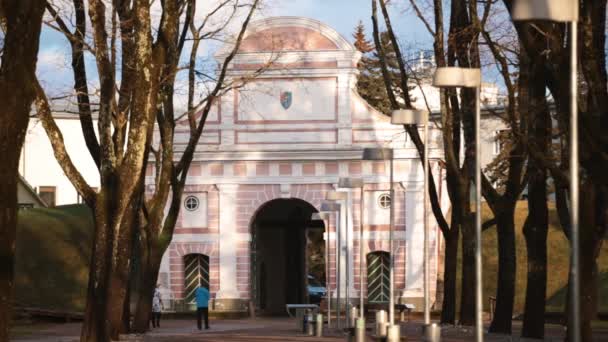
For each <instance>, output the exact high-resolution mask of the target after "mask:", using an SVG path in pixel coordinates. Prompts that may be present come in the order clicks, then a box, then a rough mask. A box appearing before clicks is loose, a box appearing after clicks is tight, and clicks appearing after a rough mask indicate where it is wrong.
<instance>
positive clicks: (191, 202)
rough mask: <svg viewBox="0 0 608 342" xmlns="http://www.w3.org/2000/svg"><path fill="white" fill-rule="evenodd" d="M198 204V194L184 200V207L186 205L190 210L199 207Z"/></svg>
mask: <svg viewBox="0 0 608 342" xmlns="http://www.w3.org/2000/svg"><path fill="white" fill-rule="evenodd" d="M198 205H199V201H198V197H196V196H188V197H186V199H185V200H184V207H186V210H188V211H195V210H196V209H198Z"/></svg>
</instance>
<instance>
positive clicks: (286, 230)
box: [251, 198, 325, 315]
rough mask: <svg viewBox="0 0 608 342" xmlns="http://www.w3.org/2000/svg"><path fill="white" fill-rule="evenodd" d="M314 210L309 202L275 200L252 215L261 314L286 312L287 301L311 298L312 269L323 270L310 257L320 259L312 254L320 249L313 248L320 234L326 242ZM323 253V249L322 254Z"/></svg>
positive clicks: (254, 291)
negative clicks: (309, 289)
mask: <svg viewBox="0 0 608 342" xmlns="http://www.w3.org/2000/svg"><path fill="white" fill-rule="evenodd" d="M315 212H317V210H316V209H315V208H314V207H313V206H312V205H311V204H309V203H308V202H306V201H303V200H300V199H294V198H291V199H276V200H272V201H270V202H267V203H265V204H264V205H262V206H261V207H260V209H259V210H258V211H257V212H256V214H255V216H254V217H253V220H252V224H251V234H252V244H251V254H252V255H251V286H252V288H251V295H252V298H253V301H254V303H255V306H256V309H257V310H258V312H259V313H260V314H264V315H285V314H286V310H285V305H286V304H301V303H308V302H309V301H310V297H309V294H308V280H309V279H308V275H309V274H310V271H311V270H313V269H318V268H321V269H323V270H324V267H323V266H321V267H318V266H316V265H315V266H314V267H311V260H313V262H312V263H317V262H318V256H315V255H311V251H316V250H318V248H311V243H312V244H314V245H317V244H318V241H319V238H318V235H321V239H320V241H321V242H320V243H321V245H323V237H322V234H323V229H324V227H323V223H322V222H321V221H311V219H310V218H311V215H312V214H313V213H315ZM324 252H325V250H324V248H322V249H321V250H320V253H324ZM312 253H314V254H318V252H312ZM321 255H324V254H321ZM311 257H312V259H311ZM321 259H324V258H321ZM323 265H324V264H323ZM322 278H323V279H324V278H325V274H324V272H323V273H322Z"/></svg>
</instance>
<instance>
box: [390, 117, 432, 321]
mask: <svg viewBox="0 0 608 342" xmlns="http://www.w3.org/2000/svg"><path fill="white" fill-rule="evenodd" d="M391 123H392V124H394V125H424V152H423V156H422V157H423V158H424V160H423V169H424V205H423V206H424V248H423V250H424V252H423V255H424V331H425V333H426V331H427V330H428V329H429V326H430V324H431V298H430V296H431V293H430V289H429V284H430V282H431V280H430V272H429V270H430V261H429V125H428V123H429V112H428V111H426V110H415V109H400V110H395V111H393V113H392V115H391Z"/></svg>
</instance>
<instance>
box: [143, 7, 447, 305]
mask: <svg viewBox="0 0 608 342" xmlns="http://www.w3.org/2000/svg"><path fill="white" fill-rule="evenodd" d="M359 59H360V53H359V52H357V51H356V49H355V48H354V47H353V46H352V44H350V43H349V42H348V41H347V40H345V39H344V38H343V37H341V36H340V35H339V34H338V33H337V32H336V31H335V30H333V29H332V28H330V27H328V26H326V25H324V24H322V23H320V22H318V21H315V20H311V19H306V18H300V17H277V18H270V19H265V20H261V21H258V22H254V23H252V24H251V25H250V29H249V31H248V34H247V35H246V37H245V39H244V41H243V43H242V47H241V49H240V52H239V54H238V55H237V56H236V58H235V59H234V60H233V62H232V65H231V68H230V77H233V78H239V77H243V76H244V75H247V74H249V73H250V72H251V70H255V69H257V68H260V66H263V65H264V64H265V63H267V62H268V61H269V60H272V64H271V67H270V68H269V70H267V71H265V72H264V73H263V74H262V75H261V76H260V77H257V78H256V79H254V80H252V81H250V82H248V83H247V85H246V86H244V87H242V88H238V89H234V90H233V91H231V92H230V93H228V94H226V95H224V96H223V97H222V98H221V101H219V102H218V103H217V105H216V106H215V108H214V110H213V112H212V113H211V114H210V116H209V119H208V121H207V124H206V128H205V132H204V134H203V137H202V138H201V142H200V145H199V146H198V150H197V151H198V152H197V154H196V156H195V160H194V162H193V166H192V168H191V171H190V173H189V177H188V181H187V186H186V190H185V193H184V198H183V208H182V211H181V215H180V218H179V220H178V224H177V227H176V230H175V235H174V237H173V242H172V244H171V246H170V248H169V249H168V251H167V253H166V255H165V256H164V259H163V263H162V267H161V273H160V276H159V279H160V280H159V281H160V283H161V285H162V288H163V291H164V292H165V297H168V298H166V300H167V301H171V302H172V303H173V307H174V308H175V309H176V310H184V309H187V308H188V305H189V304H188V303H190V302H191V298H192V297H191V296H192V294H191V293H192V291H193V289H194V288H195V287H196V285H197V284H198V282H199V281H201V282H203V283H204V284H208V285H209V287H210V291H211V293H212V298H214V299H213V302H212V304H211V309H212V310H218V311H221V310H224V311H246V310H248V309H249V308H250V307H252V306H253V307H255V308H257V309H259V310H262V311H267V312H269V313H277V312H284V308H285V304H286V303H289V302H293V303H298V302H303V301H305V300H306V281H307V277H306V275H307V263H306V244H307V240H308V239H307V237H306V232H307V231H308V228H309V226H310V224H311V223H310V215H311V214H312V213H313V212H315V211H317V210H319V208H320V204H321V202H322V201H323V200H324V198H325V193H326V192H327V191H329V190H334V189H336V185H337V182H338V178H339V177H363V178H364V179H365V182H366V186H365V189H364V203H365V208H364V209H365V210H364V219H363V222H360V219H359V217H360V215H359V213H360V210H361V198H360V195H359V191H358V190H355V191H351V194H350V196H349V200H348V201H347V202H348V203H347V207H348V208H352V210H349V211H348V212H347V213H345V214H344V215H342V216H341V218H340V219H341V220H342V223H343V224H341V225H340V226H341V238H342V239H343V242H344V244H345V245H347V246H348V251H349V252H350V256H351V258H350V260H349V262H348V264H346V263H344V264H343V267H348V268H349V270H350V272H349V273H350V276H349V279H348V283H349V284H350V293H351V297H353V298H357V297H358V293H359V277H360V276H361V275H360V274H359V246H360V244H361V243H362V244H363V249H364V253H365V256H366V259H365V260H366V265H364V266H365V269H366V272H365V274H363V277H364V281H365V285H364V295H365V296H366V298H367V297H368V293H369V295H370V297H369V298H367V299H368V300H369V301H383V300H386V290H387V289H386V282H385V281H383V280H382V277H380V278H378V276H377V275H374V274H375V273H373V272H371V271H372V270H370V267H371V265H368V261H369V264H371V263H372V262H373V263H376V264H378V265H379V266H378V265H376V266H374V267H379V268H380V270H379V272H381V273H382V272H385V271H386V270H385V266H386V260H388V259H387V258H386V256H388V255H389V254H388V253H390V252H391V251H389V249H388V246H389V243H388V236H389V235H388V234H389V206H390V203H393V205H395V214H396V215H395V228H396V232H395V237H396V242H395V247H394V251H393V252H394V254H395V265H396V273H395V281H396V287H395V289H396V293H397V294H398V295H400V296H404V297H406V298H407V300H408V301H410V302H415V303H421V301H422V294H423V292H422V270H423V268H422V265H423V263H422V260H423V259H422V250H423V246H422V242H423V208H422V203H423V191H422V190H423V172H422V168H421V164H420V162H419V159H418V154H417V152H416V150H415V148H414V146H413V144H412V143H411V142H410V141H409V139H408V138H407V137H406V134H405V133H404V130H403V127H398V126H392V125H391V124H390V118H388V117H386V116H385V115H383V114H381V113H379V112H377V111H376V110H374V109H373V108H371V107H370V106H369V105H368V104H367V103H366V102H365V101H364V100H363V99H362V98H361V97H360V96H359V95H358V94H357V92H356V90H355V89H356V82H357V74H358V71H357V67H356V65H357V62H358V60H359ZM187 130H188V126H187V124H186V123H182V124H181V125H178V128H177V131H178V132H177V134H176V145H178V146H179V144H183V145H185V142H187V139H188V136H187ZM180 131H181V132H182V133H181V134H180ZM432 133H433V134H432V135H431V140H432V144H431V157H435V158H440V157H441V155H440V153H441V151H440V149H439V148H440V146H438V143H439V141H438V134H437V132H432ZM364 147H393V148H394V149H395V162H394V171H395V182H394V189H395V198H394V199H391V198H389V197H388V195H389V193H388V189H389V183H388V179H389V178H388V176H389V169H388V167H389V163H388V162H386V163H384V162H364V161H362V160H361V155H362V149H363V148H364ZM150 172H151V171H150ZM432 172H433V174H434V176H435V177H436V179H437V180H440V181H439V182H438V184H439V186H438V189H439V192H440V196H441V199H442V203H444V207H446V208H447V203H448V199H447V194H445V190H444V188H445V187H444V186H443V179H444V174H443V173H444V172H443V170H442V169H441V168H440V167H439V163H436V162H433V163H432ZM149 176H151V174H149ZM361 227H362V228H363V231H364V237H363V240H362V241H361V240H360V239H359V229H361ZM326 231H328V232H329V234H326V235H325V236H326V237H328V238H329V243H330V248H329V260H330V262H329V275H328V286H329V288H330V290H331V291H332V293H333V295H334V296H335V289H336V276H335V270H336V260H335V259H336V258H335V257H336V249H335V239H336V221H335V219H334V220H331V221H330V222H329V227H327V229H326ZM430 241H431V249H430V251H431V255H432V261H431V293H432V294H433V296H434V295H435V293H436V278H437V277H436V276H437V267H438V253H439V250H440V243H441V241H440V234H439V231H438V229H437V227H436V224H435V220H434V219H431V230H430ZM342 252H343V253H345V252H346V251H345V250H344V251H342ZM342 260H343V262H344V260H345V259H344V257H343V258H342ZM368 266H369V267H368ZM368 273H369V274H370V277H371V276H374V277H376V278H375V279H373V281H372V279H371V278H370V279H369V280H370V281H369V283H368V279H367V278H368ZM340 282H341V286H342V289H343V290H345V287H346V283H347V279H345V277H344V276H342V279H341V281H340ZM372 283H373V284H372ZM372 286H374V288H372ZM368 287H369V288H368ZM372 292H373V293H372ZM372 295H373V298H372V297H371V296H372ZM418 307H419V308H421V305H419V306H418Z"/></svg>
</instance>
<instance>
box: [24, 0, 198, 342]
mask: <svg viewBox="0 0 608 342" xmlns="http://www.w3.org/2000/svg"><path fill="white" fill-rule="evenodd" d="M72 4H73V13H74V17H75V25H74V27H73V28H71V27H70V26H69V25H68V24H67V23H71V22H72V18H68V19H67V20H66V19H64V18H61V17H60V15H59V14H58V13H57V12H58V11H57V9H56V8H55V7H53V6H52V5H48V6H47V9H48V11H49V13H50V14H51V15H52V16H54V18H55V22H56V24H57V27H58V29H59V30H60V31H62V32H63V33H64V35H65V36H66V38H67V39H68V41H69V42H70V45H71V49H72V69H73V72H74V80H75V83H74V92H75V94H76V95H77V98H78V105H79V116H80V122H81V126H82V132H83V136H84V138H85V141H86V142H87V147H88V149H89V152H90V154H91V157H92V158H93V160H94V161H95V163H96V165H97V166H98V169H99V174H100V179H101V187H100V189H99V191H98V192H95V191H93V189H92V188H91V187H90V186H89V185H88V184H87V183H86V181H85V180H84V178H83V176H82V175H81V174H80V172H79V170H78V168H77V166H76V165H75V164H74V162H73V161H72V160H71V158H70V156H69V155H68V154H67V152H66V149H65V145H64V142H63V138H62V134H61V132H60V130H59V129H58V127H57V125H56V124H55V121H54V119H53V116H52V114H51V108H50V105H49V102H48V99H47V97H46V94H45V92H44V90H43V88H42V87H41V86H40V85H37V99H36V105H37V109H38V115H39V117H40V119H41V121H42V123H43V126H44V128H45V130H46V132H47V134H48V136H49V139H50V141H51V145H52V146H53V150H54V153H55V156H56V159H57V161H58V162H59V164H60V166H61V167H62V169H63V171H64V173H65V174H66V175H67V177H68V178H69V179H70V181H71V182H72V184H73V185H74V187H75V188H76V189H77V191H78V193H79V194H80V196H81V197H82V198H83V199H84V201H85V202H86V203H87V205H89V206H90V207H91V208H92V210H93V212H94V218H95V233H94V244H93V253H92V258H91V263H90V273H89V286H88V292H87V305H86V309H85V322H84V324H83V328H82V333H81V340H82V341H109V340H110V339H117V337H118V333H119V331H120V330H121V329H123V328H124V327H123V324H122V323H123V314H124V302H125V298H126V295H127V282H128V279H129V270H130V262H131V260H130V257H131V249H132V244H133V235H134V234H133V230H134V227H135V225H134V224H133V221H134V219H135V218H136V214H137V212H138V210H136V209H137V208H138V205H139V203H138V202H137V201H136V199H137V198H138V197H137V196H136V195H137V194H138V193H139V192H140V188H141V187H142V181H141V180H142V177H143V171H142V170H143V169H144V165H145V158H146V154H147V152H148V151H149V148H148V146H149V145H150V142H151V140H152V132H153V129H154V122H155V118H156V115H157V108H158V107H159V105H161V104H162V101H163V98H162V90H163V89H164V87H165V86H166V84H167V78H169V79H171V75H175V73H176V72H177V69H178V61H179V56H178V55H177V51H178V45H179V44H180V43H179V38H180V32H181V31H183V30H187V27H184V28H183V29H182V30H180V26H181V25H180V18H181V17H182V16H184V15H185V7H186V6H187V1H185V0H171V1H163V2H162V3H161V4H160V20H158V21H157V22H158V26H156V27H153V23H154V22H156V21H155V20H153V14H152V5H151V4H150V3H149V2H148V1H143V0H122V1H119V0H117V1H113V2H112V4H111V9H109V10H108V9H107V8H106V3H105V2H103V1H101V0H91V1H89V2H88V4H87V6H85V3H84V1H83V0H73V2H72ZM85 8H87V9H88V12H89V13H88V15H89V19H90V23H91V27H90V28H88V27H87V19H86V13H85ZM108 23H110V24H109V25H108ZM88 36H90V37H92V44H89V42H88V40H87V39H88V38H87V37H88ZM87 51H90V53H91V54H92V55H93V56H94V59H95V63H96V67H97V75H96V76H97V77H98V80H99V85H100V86H99V87H100V88H99V92H98V98H99V113H98V124H97V127H98V132H99V139H98V138H97V136H96V135H95V130H94V126H93V120H92V116H91V110H90V107H91V101H90V100H89V94H90V93H89V90H88V89H87V84H89V81H90V77H88V75H87V69H86V68H85V59H84V53H85V52H87ZM118 63H120V66H117V64H118Z"/></svg>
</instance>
